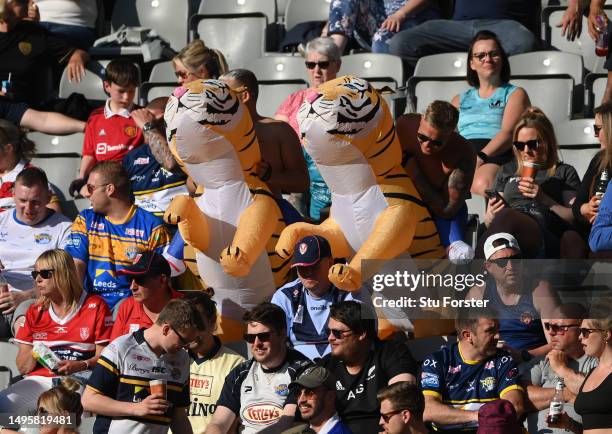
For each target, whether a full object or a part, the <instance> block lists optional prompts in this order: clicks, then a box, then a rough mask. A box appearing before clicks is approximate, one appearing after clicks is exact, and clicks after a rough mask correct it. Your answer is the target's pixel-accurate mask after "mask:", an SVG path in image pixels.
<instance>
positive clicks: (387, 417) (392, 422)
mask: <svg viewBox="0 0 612 434" xmlns="http://www.w3.org/2000/svg"><path fill="white" fill-rule="evenodd" d="M408 415H410V412H409V411H408V410H396V409H395V406H394V405H393V404H392V403H391V401H389V400H388V399H383V400H382V401H381V403H380V421H379V423H378V424H379V425H380V426H381V427H382V428H383V429H384V430H385V433H387V434H402V433H404V432H405V431H406V425H407V423H406V422H407V421H406V418H407V416H408ZM408 419H409V417H408Z"/></svg>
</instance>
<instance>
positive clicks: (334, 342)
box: [327, 317, 365, 360]
mask: <svg viewBox="0 0 612 434" xmlns="http://www.w3.org/2000/svg"><path fill="white" fill-rule="evenodd" d="M327 328H328V331H327V339H328V341H329V345H330V347H331V352H332V354H333V355H334V356H335V357H337V358H338V359H340V360H346V359H348V358H350V356H351V355H353V354H355V353H356V352H357V350H358V349H359V347H360V346H361V345H364V343H365V335H364V334H362V335H359V334H357V333H355V332H354V331H352V330H351V329H350V328H349V327H348V326H347V325H346V324H344V323H341V322H340V321H337V320H335V319H334V318H332V317H330V318H329V322H328V323H327Z"/></svg>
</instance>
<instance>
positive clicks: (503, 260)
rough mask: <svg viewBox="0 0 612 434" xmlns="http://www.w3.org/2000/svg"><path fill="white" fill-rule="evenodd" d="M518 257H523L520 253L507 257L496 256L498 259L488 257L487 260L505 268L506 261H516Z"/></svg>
mask: <svg viewBox="0 0 612 434" xmlns="http://www.w3.org/2000/svg"><path fill="white" fill-rule="evenodd" d="M519 259H523V256H522V255H513V256H509V257H507V258H498V259H490V260H489V262H491V263H493V264H495V265H497V266H498V267H500V268H506V267H507V266H508V262H510V261H518V260H519Z"/></svg>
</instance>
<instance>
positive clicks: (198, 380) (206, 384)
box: [189, 373, 214, 396]
mask: <svg viewBox="0 0 612 434" xmlns="http://www.w3.org/2000/svg"><path fill="white" fill-rule="evenodd" d="M213 380H214V377H211V376H210V375H198V374H194V373H191V376H190V377H189V389H190V391H191V393H192V394H195V395H200V396H210V394H211V391H212V384H213Z"/></svg>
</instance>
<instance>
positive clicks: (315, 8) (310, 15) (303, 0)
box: [285, 0, 332, 30]
mask: <svg viewBox="0 0 612 434" xmlns="http://www.w3.org/2000/svg"><path fill="white" fill-rule="evenodd" d="M331 1H332V0H287V8H286V9H285V28H286V29H287V30H291V29H292V28H294V27H295V26H296V24H299V23H304V22H306V21H327V20H328V19H329V7H330V5H331Z"/></svg>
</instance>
